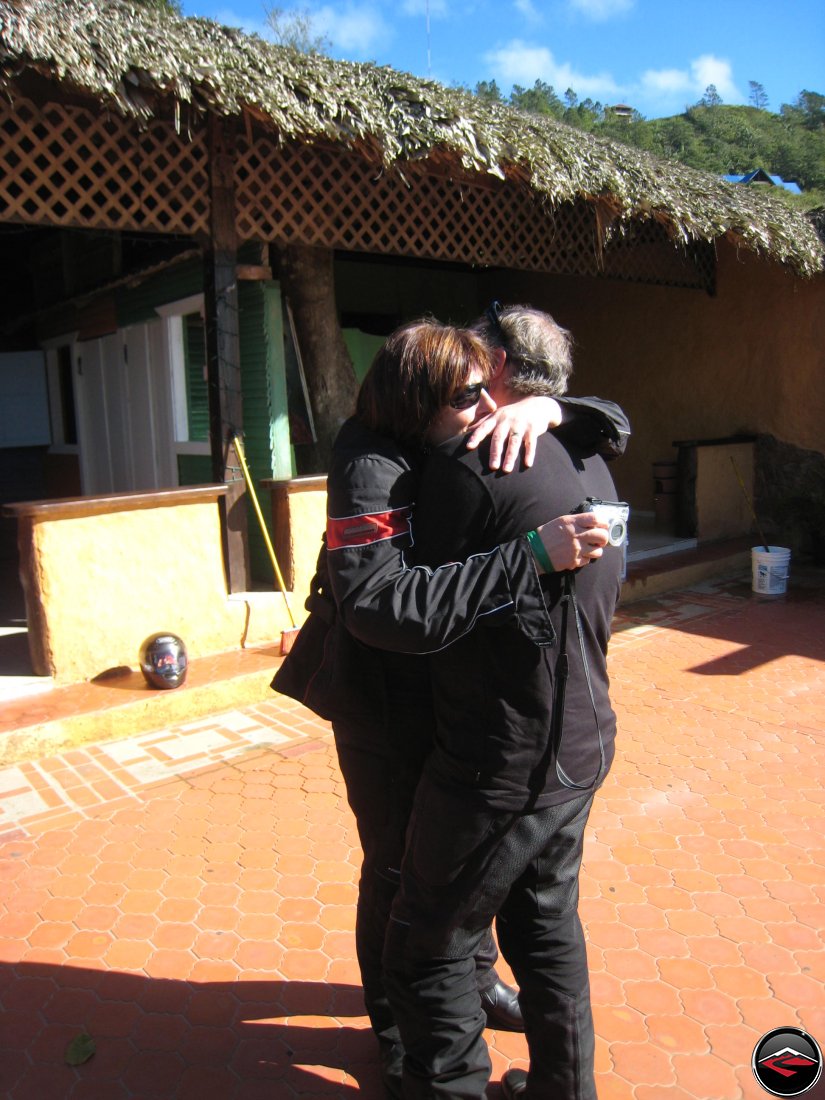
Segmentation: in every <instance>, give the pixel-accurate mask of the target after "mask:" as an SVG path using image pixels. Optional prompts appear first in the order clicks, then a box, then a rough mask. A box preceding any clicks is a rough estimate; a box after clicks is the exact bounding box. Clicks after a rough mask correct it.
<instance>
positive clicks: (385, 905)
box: [333, 707, 498, 1043]
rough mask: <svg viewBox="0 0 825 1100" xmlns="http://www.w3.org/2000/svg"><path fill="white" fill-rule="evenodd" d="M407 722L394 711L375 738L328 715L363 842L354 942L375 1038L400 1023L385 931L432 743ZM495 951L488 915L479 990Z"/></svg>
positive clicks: (491, 974) (478, 964)
mask: <svg viewBox="0 0 825 1100" xmlns="http://www.w3.org/2000/svg"><path fill="white" fill-rule="evenodd" d="M418 713H420V707H419V708H418ZM405 726H407V721H406V719H405V717H404V716H403V715H399V718H398V722H397V723H396V724H395V729H394V733H393V736H392V739H391V740H390V739H384V740H383V741H381V742H380V743H379V742H377V741H376V740H375V739H368V738H367V737H365V735H364V730H363V728H360V727H352V726H348V725H345V724H342V723H338V722H336V723H333V731H334V733H335V741H336V748H337V751H338V760H339V763H340V766H341V773H342V775H343V777H344V783H345V784H346V788H347V801H348V802H349V805H350V808H351V809H352V812H353V814H354V815H355V821H356V824H357V827H358V836H359V839H360V841H361V848H362V850H363V861H362V864H361V879H360V882H359V885H358V903H357V909H356V918H355V947H356V953H357V956H358V965H359V968H360V970H361V982H362V984H363V987H364V1000H365V1002H366V1008H367V1014H368V1016H369V1018H370V1023H371V1024H372V1027H373V1030H374V1031H375V1033H376V1035H377V1036H378V1038H379V1040H382V1041H388V1042H390V1043H393V1042H397V1040H398V1031H397V1028H396V1025H395V1018H394V1016H393V1013H392V1009H391V1008H390V1005H389V1001H388V999H387V993H386V988H385V984H384V974H383V964H382V954H383V950H384V939H385V935H386V931H387V925H388V923H389V917H390V910H391V909H392V904H393V900H394V898H395V894H396V891H397V890H398V884H399V882H400V879H401V861H402V859H403V857H404V846H405V841H406V834H407V825H408V823H409V818H410V812H411V810H412V805H413V800H414V796H415V790H416V787H417V785H418V780H419V778H420V776H421V771H422V769H423V766H424V760H425V759H426V755H427V753H428V751H429V747H430V741H429V737H428V736H422V733H421V728H420V726H418V727H417V728H416V729H411V728H406V729H405ZM405 735H406V736H405ZM497 958H498V950H497V948H496V945H495V941H494V940H493V936H492V933H491V931H490V925H489V922H488V926H487V929H486V933H484V934H482V936H481V937H480V940H479V945H478V950H477V952H476V955H475V958H474V961H473V971H474V975H475V976H474V982H475V985H476V987H477V988H478V990H480V991H484V990H485V989H489V988H490V987H491V986H493V985H495V983H496V982H497V981H498V974H497V973H496V970H495V968H494V964H495V961H496V959H497Z"/></svg>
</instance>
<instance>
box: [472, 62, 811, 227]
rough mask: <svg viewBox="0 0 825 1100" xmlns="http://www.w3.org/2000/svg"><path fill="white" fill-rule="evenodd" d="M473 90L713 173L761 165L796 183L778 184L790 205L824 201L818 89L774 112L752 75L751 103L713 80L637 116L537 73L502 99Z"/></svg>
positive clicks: (493, 91)
mask: <svg viewBox="0 0 825 1100" xmlns="http://www.w3.org/2000/svg"><path fill="white" fill-rule="evenodd" d="M475 94H476V95H477V96H479V97H480V98H482V99H487V100H494V101H498V102H501V103H507V104H509V105H510V106H511V107H516V108H517V109H518V110H522V111H527V112H531V113H535V114H544V115H550V116H552V117H553V118H557V119H560V120H561V121H563V122H567V123H569V124H570V125H572V126H577V127H579V128H580V129H582V130H588V131H590V132H591V133H594V134H604V135H605V136H606V137H610V138H614V139H616V140H619V141H624V142H626V143H627V144H629V145H636V146H638V147H639V148H641V149H647V150H649V151H650V152H652V153H656V154H658V155H659V156H664V157H675V158H676V159H677V160H681V161H683V162H684V163H685V164H689V165H690V166H691V167H693V168H702V169H704V170H706V171H708V172H714V173H716V174H717V175H728V174H733V173H741V174H744V173H746V172H750V171H753V170H754V169H756V168H763V169H764V170H765V171H766V172H769V173H770V174H771V175H776V176H781V177H782V178H783V179H785V180H790V181H794V182H796V183H798V184H799V186H800V187H801V188H802V191H803V194H802V195H798V196H793V195H791V194H790V192H787V191H784V190H782V197H783V198H786V199H787V201H789V202H791V203H792V204H793V205H794V206H797V207H802V208H803V209H813V208H814V207H820V206H825V96H823V95H820V94H819V93H818V92H809V91H803V92H800V94H799V95H798V96H797V98H796V100H795V101H794V102H793V103H786V104H783V105H782V107H781V109H780V111H779V113H778V114H773V113H772V112H770V111H768V110H766V109H765V107H764V103H765V102H766V101H767V96H766V95H765V92H764V89H763V88H762V86H761V85H760V84H756V83H755V82H751V103H752V105H751V106H747V107H731V106H727V105H725V104H723V103H722V102H721V101H720V99H719V96H718V95H717V94H716V90H715V88H714V87H713V85H711V86H710V87H709V88H708V89H707V91H706V92H705V94H704V96H703V97H702V99H701V100H700V101H699V102H698V103H696V104H694V105H693V106H691V107H688V108H687V109H686V110H685V111H684V112H683V113H682V114H680V115H673V116H671V117H670V118H654V119H645V118H642V116H641V115H640V114H638V112H636V111H633V110H632V109H625V108H619V109H618V110H617V108H616V107H615V106H606V105H605V104H602V103H598V102H594V101H593V100H590V99H585V100H582V101H579V99H578V97H577V95H576V93H575V92H574V91H573V90H572V89H568V90H567V91H566V92H565V93H564V96H563V97H561V98H560V97H559V96H558V95H557V94H556V92H555V91H554V90H553V88H552V87H551V86H550V85H549V84H545V83H543V82H542V81H540V80H537V81H536V83H535V84H534V85H533V87H532V88H522V87H520V86H519V85H514V87H513V89H512V91H511V93H510V95H509V97H507V98H505V97H504V96H503V95H502V94H501V91H500V90H499V88H498V86H497V85H496V83H495V81H482V82H481V83H479V84H477V85H476V88H475ZM780 190H781V189H777V191H780Z"/></svg>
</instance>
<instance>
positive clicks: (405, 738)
mask: <svg viewBox="0 0 825 1100" xmlns="http://www.w3.org/2000/svg"><path fill="white" fill-rule="evenodd" d="M493 369H494V357H493V352H492V351H491V349H490V348H489V347H488V345H487V344H486V343H485V342H484V341H483V340H482V339H481V337H480V336H479V335H478V334H477V333H475V332H473V331H472V330H468V329H460V328H455V327H452V326H446V325H441V324H438V323H437V322H434V321H417V322H413V323H412V324H409V325H405V326H403V327H402V328H400V329H398V330H396V332H394V333H393V334H392V335H391V336H390V337H389V338H388V339H387V341H386V342H385V344H384V345H383V347H382V348H381V349H380V350H379V352H378V354H377V355H376V357H375V360H374V361H373V364H372V366H371V367H370V370H369V372H368V374H367V376H366V377H365V379H364V381H363V383H362V386H361V389H360V391H359V394H358V400H357V406H356V412H355V415H354V416H353V417H352V418H351V419H350V420H348V421H347V422H346V423H345V424H344V426H343V427H342V429H341V432H340V434H339V436H338V439H337V441H336V444H335V448H334V453H333V458H332V463H331V466H330V470H329V475H328V481H327V492H328V520H327V531H326V538H325V544H324V546H323V547H322V550H321V554H320V556H319V561H318V569H317V572H316V576H315V578H314V580H313V583H312V588H311V592H310V596H309V598H308V600H307V605H306V606H307V609H308V610H309V612H310V615H309V618H308V619H307V621H306V623H305V624H304V626H303V627H302V629H301V632H300V634H299V636H298V639H297V640H296V643H295V645H294V647H293V650H292V652H291V653H290V654H289V656H287V658H286V659H285V661H284V663H283V664H282V666H281V668H280V669H279V671H278V673H277V675H276V676H275V679H274V680H273V687H274V688H275V689H276V690H278V691H280V692H283V693H284V694H287V695H290V696H292V697H294V698H297V699H299V700H300V701H301V702H303V703H304V704H305V705H306V706H308V707H309V708H310V709H311V710H313V711H315V712H316V713H317V714H319V715H320V716H321V717H323V718H327V719H329V720H331V722H332V727H333V732H334V736H335V743H336V749H337V752H338V757H339V762H340V766H341V771H342V774H343V777H344V781H345V784H346V788H347V797H348V800H349V804H350V806H351V808H352V810H353V813H354V815H355V819H356V823H357V826H358V832H359V837H360V840H361V846H362V849H363V863H362V870H361V880H360V884H359V895H358V905H357V915H356V950H357V954H358V961H359V966H360V969H361V976H362V982H363V986H364V996H365V1001H366V1007H367V1012H368V1015H369V1017H370V1022H371V1024H372V1027H373V1029H374V1031H375V1033H376V1035H377V1037H378V1040H379V1046H380V1050H381V1058H382V1068H383V1073H384V1082H385V1085H386V1088H387V1091H388V1094H389V1095H391V1096H394V1095H400V1092H398V1089H399V1087H400V1086H399V1081H400V1073H401V1059H402V1057H403V1049H402V1048H401V1044H400V1041H399V1037H398V1032H397V1028H396V1026H395V1022H394V1019H393V1016H392V1012H391V1010H390V1007H389V1004H388V1001H387V997H386V993H385V990H384V983H383V977H382V970H381V953H382V949H383V943H384V933H385V929H386V925H387V921H388V919H389V912H390V908H391V905H392V900H393V897H394V895H395V892H396V890H397V886H398V881H399V869H400V866H401V858H402V855H403V851H404V837H405V832H406V827H407V822H408V819H409V814H410V809H411V805H412V799H413V795H414V792H415V787H416V785H417V783H418V779H419V777H420V774H421V770H422V767H423V764H424V760H425V758H426V756H427V754H428V752H429V749H430V746H431V739H432V732H433V726H434V718H433V713H432V700H431V691H430V683H429V674H428V666H427V660H426V656H424V655H425V654H426V653H428V652H433V651H434V650H436V649H439V648H442V647H443V646H445V645H448V644H450V643H451V642H453V641H455V640H456V639H457V638H459V637H461V636H462V635H463V634H465V633H466V632H467V631H469V630H471V629H472V628H473V627H474V626H475V625H476V623H478V622H479V621H483V622H484V623H485V624H487V625H489V626H493V625H495V624H496V623H502V622H505V621H509V620H511V619H513V618H514V617H521V616H524V618H525V619H532V620H533V621H542V622H544V621H545V620H546V621H547V623H549V619H547V618H546V609H545V606H544V599H543V596H542V592H541V587H540V584H539V579H538V576H539V572H540V571H541V566H540V565H538V563H537V562H536V560H535V557H534V554H533V550H532V549H531V546H530V543H529V542H528V540H527V538H526V537H525V538H520V539H516V540H513V541H512V542H510V543H507V544H506V545H503V546H500V547H497V548H496V549H495V550H494V551H493V552H491V553H489V554H484V555H478V556H476V557H474V558H471V559H470V560H469V561H467V562H464V563H455V564H450V565H447V566H442V567H441V568H439V569H437V570H434V571H433V570H430V569H428V568H427V567H426V565H418V564H415V547H414V537H413V536H414V505H415V496H416V487H417V483H418V470H419V464H420V463H421V461H422V459H423V457H424V455H425V453H426V448H427V446H428V443H437V442H438V441H439V438H440V437H439V432H440V431H442V430H444V425H445V424H449V430H450V432H451V434H455V433H456V432H457V431H461V432H465V433H467V434H468V436H472V433H475V440H474V441H475V443H476V444H477V443H478V442H479V441H480V440H481V439H482V438H484V437H485V436H486V435H487V434H489V433H491V432H492V433H493V436H494V446H493V448H492V449H491V456H494V457H491V465H493V463H498V462H502V474H504V473H506V472H507V470H509V469H512V467H513V466H514V464H515V460H516V457H517V455H518V453H519V451H520V449H521V448H522V447H524V460H525V462H527V463H528V464H529V461H530V459H531V453H532V450H534V447H535V440H536V437H537V435H538V434H540V433H541V432H543V431H545V430H547V428H548V427H554V426H556V425H558V424H559V422H560V421H561V419H562V410H561V408H560V406H559V404H558V403H557V402H556V401H554V400H553V399H552V398H527V399H525V400H523V401H521V402H518V403H517V404H515V405H509V406H507V408H506V409H503V410H497V409H496V406H495V403H494V402H493V401H492V400H491V399H490V397H489V395H488V393H487V391H486V389H485V388H484V386H485V382H487V380H488V379H489V378H490V377H491V374H492V372H493ZM565 405H566V406H567V408H566V409H565V412H566V413H567V414H568V415H569V414H570V412H571V411H572V412H573V415H574V418H575V417H576V416H577V417H578V418H579V419H580V420H581V427H582V431H583V432H586V433H589V435H591V436H592V434H593V431H594V427H593V424H594V419H595V420H597V421H598V420H599V419H600V418H601V419H602V420H605V419H606V420H607V421H611V424H610V426H611V427H615V425H617V424H623V423H626V421H624V420H623V414H622V413H621V410H618V409H617V408H616V407H615V406H612V405H610V403H599V402H596V405H597V406H598V407H597V408H594V407H592V406H591V405H589V404H588V403H587V402H578V403H577V402H575V401H572V400H571V401H570V402H567V401H565ZM611 410H615V415H614V416H613V418H612V420H611ZM609 434H610V433H609ZM613 434H615V433H613ZM502 456H503V460H502ZM538 531H539V535H540V537H541V539H542V543H543V545H544V549H545V551H546V553H547V554H548V555H549V557H550V560H551V561H552V562H553V563H554V565H555V566H556V567H557V568H558V569H568V568H576V567H578V566H581V565H583V564H584V563H585V562H586V561H588V560H592V559H593V558H595V557H598V556H599V554H600V553H601V547H602V546H603V545H604V543H605V541H606V533H605V532H604V530H603V529H602V528H601V527H600V526H598V524H597V522H596V518H595V516H593V515H592V514H590V513H586V514H584V515H576V516H564V517H559V518H557V519H556V520H553V521H551V522H550V523H548V524H545V525H544V527H541V528H539V529H538ZM387 624H389V626H388V625H387ZM546 640H547V641H550V640H551V635H548V637H547V639H546ZM496 957H497V952H496V949H495V945H494V942H493V939H492V935H490V936H489V937H488V941H487V943H486V944H485V945H484V948H483V950H482V953H481V956H480V957H479V958H478V959H477V976H478V986H479V990H480V992H481V995H482V1004H483V1007H484V1010H485V1012H486V1014H487V1019H488V1024H489V1025H490V1026H497V1027H506V1028H509V1029H511V1030H521V1029H522V1025H521V1020H520V1013H519V1010H518V1002H517V1000H516V992H515V990H513V989H511V988H510V987H509V986H506V985H505V984H504V983H503V982H501V981H500V979H499V978H498V975H497V974H496V971H495V969H494V966H493V964H494V962H495V959H496Z"/></svg>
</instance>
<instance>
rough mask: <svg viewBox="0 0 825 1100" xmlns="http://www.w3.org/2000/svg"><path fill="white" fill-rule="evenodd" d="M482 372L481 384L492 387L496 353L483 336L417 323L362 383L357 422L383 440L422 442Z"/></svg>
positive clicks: (404, 329)
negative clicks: (473, 376) (443, 412)
mask: <svg viewBox="0 0 825 1100" xmlns="http://www.w3.org/2000/svg"><path fill="white" fill-rule="evenodd" d="M476 368H477V369H478V370H479V371H480V373H481V378H480V379H479V380H480V381H481V382H485V383H486V382H488V381H489V378H490V375H491V374H492V370H493V360H492V353H491V351H490V349H489V348H488V347H487V345H486V344H485V343H484V341H483V340H482V339H481V337H480V336H479V335H478V334H477V333H475V332H473V331H471V330H470V329H465V328H456V327H455V326H453V325H443V324H441V323H440V322H439V321H432V320H420V321H412V322H411V323H410V324H407V325H402V326H401V328H398V329H396V330H395V332H393V333H391V334H390V335H389V336H388V337H387V339H386V341H385V343H384V344H383V345H382V347H381V348H379V350H378V353H377V354H376V356H375V358H374V359H373V361H372V365H371V367H370V369H369V370H368V372H367V374H366V376H365V377H364V381H363V382H362V383H361V389H360V390H359V392H358V403H357V405H356V416H357V417H358V419H359V420H360V421H361V422H362V423H363V424H365V425H366V426H367V427H368V428H371V429H372V430H373V431H376V432H379V433H381V434H382V435H388V436H391V437H392V438H394V439H398V440H401V441H403V442H421V441H422V440H423V439H424V437H425V435H426V433H427V429H428V428H429V427H430V425H431V424H432V422H433V420H434V419H435V417H436V415H437V413H438V412H439V411H440V410H441V409H442V408H443V407H444V406H445V405H447V404H449V402H450V401H451V400H452V399H453V398H454V397H455V396H456V394H458V393H459V392H460V391H461V390H462V389H463V388H464V386H466V385H467V379H468V378H469V377H470V373H471V371H472V370H474V369H476Z"/></svg>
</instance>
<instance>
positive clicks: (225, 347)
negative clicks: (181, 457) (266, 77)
mask: <svg viewBox="0 0 825 1100" xmlns="http://www.w3.org/2000/svg"><path fill="white" fill-rule="evenodd" d="M209 190H210V206H211V217H210V221H211V234H210V239H209V242H208V244H207V247H206V252H205V256H204V262H205V270H204V306H205V319H206V377H207V385H208V391H209V440H210V444H211V452H212V476H213V478H214V479H215V481H223V482H226V484H227V485H228V486H229V492H228V493H227V494H226V498H225V510H224V512H223V513H222V521H223V542H224V561H225V563H226V575H227V583H228V585H229V591H230V592H242V591H245V590H246V589H247V588H248V587H249V545H248V535H247V511H246V494H245V489H244V481H243V474H242V471H241V468H240V466H241V464H240V462H239V460H238V456H237V455H236V454H235V448H234V446H233V444H232V436H233V433H234V432H235V431H238V432H240V431H242V428H243V404H242V400H241V352H240V339H239V335H238V330H239V326H238V280H237V251H238V242H237V236H236V232H235V133H234V128H233V124H232V123H231V122H229V121H228V120H227V119H223V118H220V117H218V116H217V115H212V114H210V115H209Z"/></svg>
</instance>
